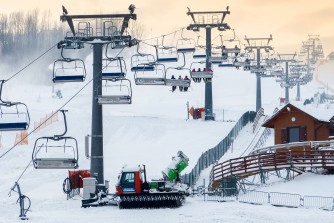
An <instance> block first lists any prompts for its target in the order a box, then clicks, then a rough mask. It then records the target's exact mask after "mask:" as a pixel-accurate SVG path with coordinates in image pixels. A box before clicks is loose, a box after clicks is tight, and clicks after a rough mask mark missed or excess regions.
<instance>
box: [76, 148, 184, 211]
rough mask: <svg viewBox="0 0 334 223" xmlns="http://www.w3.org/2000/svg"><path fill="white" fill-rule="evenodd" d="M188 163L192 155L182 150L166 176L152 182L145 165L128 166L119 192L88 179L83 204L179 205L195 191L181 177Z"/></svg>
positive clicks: (153, 206)
mask: <svg viewBox="0 0 334 223" xmlns="http://www.w3.org/2000/svg"><path fill="white" fill-rule="evenodd" d="M188 162H189V158H188V157H187V156H186V155H185V154H184V153H183V152H181V151H179V152H178V153H177V156H175V157H173V158H172V162H171V163H170V164H169V165H168V166H167V168H166V169H165V170H163V171H162V175H163V177H162V178H161V179H157V180H151V181H150V182H148V181H147V179H146V169H145V165H140V166H137V167H134V168H129V167H126V166H125V167H123V169H122V170H121V172H120V174H119V176H118V182H117V184H116V194H109V193H108V192H107V191H105V190H104V191H102V190H99V185H97V183H96V182H97V181H96V179H95V178H84V179H83V184H84V188H83V189H84V190H83V192H84V199H83V200H82V207H90V206H103V205H118V207H119V208H161V207H179V206H181V205H182V202H183V201H184V199H185V197H186V196H188V195H190V193H191V189H190V188H189V186H188V185H186V184H183V183H181V181H180V177H179V176H180V173H181V172H182V171H183V170H184V169H185V168H186V167H187V166H188ZM85 184H86V185H87V186H85ZM85 194H86V196H85Z"/></svg>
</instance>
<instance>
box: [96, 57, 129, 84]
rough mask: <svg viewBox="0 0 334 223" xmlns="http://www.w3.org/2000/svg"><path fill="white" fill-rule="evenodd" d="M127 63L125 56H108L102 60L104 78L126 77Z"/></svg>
mask: <svg viewBox="0 0 334 223" xmlns="http://www.w3.org/2000/svg"><path fill="white" fill-rule="evenodd" d="M125 76H126V64H125V61H124V60H123V58H121V57H116V58H107V59H103V60H102V80H117V79H122V78H125Z"/></svg>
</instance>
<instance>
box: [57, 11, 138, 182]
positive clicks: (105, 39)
mask: <svg viewBox="0 0 334 223" xmlns="http://www.w3.org/2000/svg"><path fill="white" fill-rule="evenodd" d="M128 9H129V11H130V13H129V14H97V15H68V12H67V10H66V9H65V8H64V7H63V15H61V16H60V20H61V21H63V22H65V21H66V22H67V23H68V25H69V27H70V29H71V32H72V35H71V36H66V37H65V40H64V41H61V42H60V44H65V45H73V46H80V47H78V49H79V48H82V47H83V44H84V43H86V44H91V45H92V47H93V94H92V95H93V97H92V119H91V122H92V131H91V136H92V140H91V165H90V171H91V175H92V176H93V177H96V179H97V181H98V183H99V184H104V169H103V113H102V105H101V104H99V103H98V100H97V98H98V96H99V95H101V93H102V87H101V85H102V57H103V56H102V55H103V54H102V53H103V47H104V46H105V45H107V44H111V45H112V46H114V47H115V48H116V47H118V48H120V47H131V46H133V45H135V44H136V40H133V39H131V36H129V35H124V33H125V32H124V31H125V30H126V28H127V27H128V24H129V21H130V19H133V20H136V19H137V16H136V14H134V10H135V6H134V5H130V6H129V8H128ZM113 21H115V22H114V23H113ZM119 21H122V22H121V23H119ZM75 22H76V24H77V27H74V23H75ZM91 24H93V25H94V26H91ZM114 24H120V27H116V29H117V30H115V25H114Z"/></svg>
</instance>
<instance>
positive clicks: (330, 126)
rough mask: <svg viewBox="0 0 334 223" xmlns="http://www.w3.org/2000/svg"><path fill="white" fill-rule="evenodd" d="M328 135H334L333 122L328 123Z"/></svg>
mask: <svg viewBox="0 0 334 223" xmlns="http://www.w3.org/2000/svg"><path fill="white" fill-rule="evenodd" d="M329 136H334V123H331V124H329Z"/></svg>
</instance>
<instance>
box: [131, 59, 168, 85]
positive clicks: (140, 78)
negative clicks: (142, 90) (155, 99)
mask: <svg viewBox="0 0 334 223" xmlns="http://www.w3.org/2000/svg"><path fill="white" fill-rule="evenodd" d="M139 65H140V66H143V67H145V66H154V68H153V69H152V70H148V69H142V70H136V71H135V74H134V79H135V84H136V85H165V79H166V78H165V70H166V69H165V65H163V64H158V63H155V64H154V65H153V64H139Z"/></svg>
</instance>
